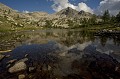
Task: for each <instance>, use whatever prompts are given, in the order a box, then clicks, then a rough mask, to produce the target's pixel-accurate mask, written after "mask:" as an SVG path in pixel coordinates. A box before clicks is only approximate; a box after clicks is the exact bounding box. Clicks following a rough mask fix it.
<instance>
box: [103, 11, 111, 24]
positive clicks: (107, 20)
mask: <svg viewBox="0 0 120 79" xmlns="http://www.w3.org/2000/svg"><path fill="white" fill-rule="evenodd" d="M102 19H103V22H104V23H109V22H110V14H109V11H108V10H106V11H105V12H104V14H103V16H102Z"/></svg>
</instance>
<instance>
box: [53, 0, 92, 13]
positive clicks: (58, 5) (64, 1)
mask: <svg viewBox="0 0 120 79" xmlns="http://www.w3.org/2000/svg"><path fill="white" fill-rule="evenodd" d="M51 1H53V2H54V4H53V5H52V8H53V10H54V11H56V12H58V11H60V10H62V9H65V8H67V7H71V8H73V9H76V10H77V11H81V10H84V11H86V12H90V13H93V10H92V9H91V8H90V7H88V6H87V5H86V4H85V3H83V2H81V3H78V5H77V6H75V5H74V4H71V3H70V2H69V0H51Z"/></svg>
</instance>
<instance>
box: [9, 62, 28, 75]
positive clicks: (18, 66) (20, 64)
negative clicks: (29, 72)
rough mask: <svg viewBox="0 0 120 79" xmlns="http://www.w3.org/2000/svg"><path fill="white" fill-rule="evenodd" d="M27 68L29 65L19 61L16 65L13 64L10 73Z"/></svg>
mask: <svg viewBox="0 0 120 79" xmlns="http://www.w3.org/2000/svg"><path fill="white" fill-rule="evenodd" d="M26 68H27V66H26V64H25V63H24V62H18V63H16V64H15V65H13V66H12V67H10V68H9V70H8V71H9V72H10V73H15V72H19V71H23V70H26Z"/></svg>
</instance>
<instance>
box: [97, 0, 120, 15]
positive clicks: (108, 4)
mask: <svg viewBox="0 0 120 79" xmlns="http://www.w3.org/2000/svg"><path fill="white" fill-rule="evenodd" d="M105 10H109V11H110V14H112V15H116V14H117V13H118V12H119V11H120V0H102V1H101V2H100V4H99V6H98V8H97V9H96V10H95V13H96V14H102V13H103V12H104V11H105Z"/></svg>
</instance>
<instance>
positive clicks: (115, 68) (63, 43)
mask: <svg viewBox="0 0 120 79" xmlns="http://www.w3.org/2000/svg"><path fill="white" fill-rule="evenodd" d="M0 79H120V34H117V35H107V34H101V35H97V34H96V33H95V32H94V31H90V30H80V29H47V30H32V31H29V30H28V31H20V32H10V33H0Z"/></svg>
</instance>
